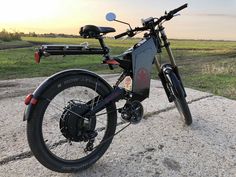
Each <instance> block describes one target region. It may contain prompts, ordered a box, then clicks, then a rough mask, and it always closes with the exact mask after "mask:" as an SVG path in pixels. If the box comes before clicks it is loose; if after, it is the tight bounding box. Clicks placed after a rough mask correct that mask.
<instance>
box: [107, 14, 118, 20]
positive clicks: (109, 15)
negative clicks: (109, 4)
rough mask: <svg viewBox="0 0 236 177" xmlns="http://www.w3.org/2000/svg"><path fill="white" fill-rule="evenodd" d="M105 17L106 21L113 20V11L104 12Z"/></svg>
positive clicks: (114, 15)
mask: <svg viewBox="0 0 236 177" xmlns="http://www.w3.org/2000/svg"><path fill="white" fill-rule="evenodd" d="M106 19H107V21H114V20H115V19H116V14H114V13H113V12H109V13H107V14H106Z"/></svg>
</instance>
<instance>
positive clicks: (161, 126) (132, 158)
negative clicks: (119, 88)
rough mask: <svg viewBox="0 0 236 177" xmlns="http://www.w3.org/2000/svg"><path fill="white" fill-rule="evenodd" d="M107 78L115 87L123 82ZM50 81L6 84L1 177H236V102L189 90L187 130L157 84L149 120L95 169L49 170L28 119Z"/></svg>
mask: <svg viewBox="0 0 236 177" xmlns="http://www.w3.org/2000/svg"><path fill="white" fill-rule="evenodd" d="M103 77H104V78H105V79H107V80H108V81H109V82H110V83H114V79H115V78H117V76H116V75H111V76H103ZM44 79H45V78H33V79H18V80H7V81H0V108H1V116H0V130H1V131H0V142H1V143H0V176H1V177H12V176H13V177H14V176H17V177H26V176H27V177H28V176H35V177H39V176H40V177H41V176H42V177H47V176H50V177H51V176H58V177H62V176H63V177H77V176H78V177H85V176H86V177H87V176H89V177H95V176H96V177H97V176H104V177H105V176H112V177H122V176H130V177H133V176H144V177H149V176H150V177H151V176H155V177H158V176H161V177H166V176H171V177H173V176H177V177H178V176H181V177H182V176H184V177H188V176H194V177H195V176H196V177H202V176H212V177H236V101H234V100H229V99H226V98H223V97H219V96H214V95H212V94H209V93H204V92H200V91H196V90H192V89H186V91H187V94H188V97H187V101H188V103H189V107H190V109H191V112H192V116H193V124H192V125H191V126H189V127H187V126H185V125H184V124H183V122H182V121H181V119H180V116H179V114H178V112H177V109H175V107H174V105H173V104H170V103H168V101H167V98H166V96H165V93H164V90H163V88H162V86H161V84H160V82H159V81H154V80H153V81H152V83H151V93H150V98H149V99H147V100H145V101H144V103H143V105H144V110H145V118H144V119H143V120H142V121H141V123H139V124H137V125H131V126H129V128H128V129H125V130H124V132H122V133H120V134H118V135H117V136H116V137H115V138H114V140H113V142H112V144H111V146H110V148H109V149H108V151H107V152H106V153H105V155H104V156H103V157H102V158H101V159H100V160H99V161H98V162H97V163H96V164H95V165H93V166H92V167H91V168H89V169H87V170H85V171H82V172H78V173H73V174H61V173H56V172H53V171H50V170H48V169H46V168H45V167H43V166H42V165H41V164H40V163H39V162H38V161H37V160H36V159H35V158H34V157H33V156H32V154H31V152H30V149H29V147H28V144H27V138H26V122H23V121H22V117H23V111H24V108H25V105H24V98H25V96H26V95H27V93H29V92H32V91H33V90H34V89H35V88H36V87H37V86H38V85H39V83H40V82H41V81H43V80H44ZM122 126H123V125H120V126H118V127H117V130H119V129H121V128H122Z"/></svg>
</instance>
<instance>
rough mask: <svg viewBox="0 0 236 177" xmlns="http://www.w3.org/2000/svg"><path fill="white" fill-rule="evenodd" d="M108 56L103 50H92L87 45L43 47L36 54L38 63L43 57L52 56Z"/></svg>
mask: <svg viewBox="0 0 236 177" xmlns="http://www.w3.org/2000/svg"><path fill="white" fill-rule="evenodd" d="M96 54H106V51H105V50H104V49H102V48H90V47H89V46H88V44H87V43H82V44H80V45H66V44H62V45H42V46H41V48H39V49H38V50H37V51H36V52H35V54H34V57H35V61H36V63H39V62H40V59H41V57H42V56H45V57H48V56H50V55H63V56H65V55H96Z"/></svg>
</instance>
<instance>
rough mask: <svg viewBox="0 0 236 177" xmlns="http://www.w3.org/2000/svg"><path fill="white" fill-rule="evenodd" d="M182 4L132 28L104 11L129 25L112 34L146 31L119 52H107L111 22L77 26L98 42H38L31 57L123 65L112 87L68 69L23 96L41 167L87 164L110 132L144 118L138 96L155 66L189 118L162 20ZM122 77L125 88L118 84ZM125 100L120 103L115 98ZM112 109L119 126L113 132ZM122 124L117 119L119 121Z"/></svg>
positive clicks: (107, 141) (147, 89)
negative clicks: (88, 58) (90, 58)
mask: <svg viewBox="0 0 236 177" xmlns="http://www.w3.org/2000/svg"><path fill="white" fill-rule="evenodd" d="M186 7H187V4H184V5H183V6H181V7H179V8H177V9H174V10H171V11H170V12H168V13H167V12H166V13H165V15H163V16H161V17H160V18H153V17H150V18H147V19H144V20H142V27H136V28H131V26H130V25H129V24H128V23H126V22H123V21H120V20H117V19H116V15H115V14H114V13H108V14H107V15H106V19H107V20H108V21H117V22H121V23H125V24H128V25H129V26H130V29H129V30H128V31H126V32H124V33H121V34H119V35H116V36H115V39H118V38H121V37H123V36H129V37H134V36H135V35H136V34H138V33H139V32H143V31H145V32H146V33H145V34H144V36H143V39H142V40H141V41H140V42H138V43H136V44H135V45H134V46H133V47H131V48H130V49H128V50H126V51H125V52H124V53H122V54H121V55H119V56H114V57H112V56H110V55H109V52H110V51H109V48H108V47H107V46H106V45H105V43H104V40H103V39H104V35H105V34H107V33H111V32H115V29H114V28H111V27H98V26H95V25H86V26H84V27H82V28H81V29H80V35H81V36H82V37H84V38H95V39H97V40H98V41H99V44H100V46H101V47H90V46H89V45H88V44H86V43H84V44H81V45H42V46H41V47H40V48H39V49H38V50H37V51H36V52H35V60H36V62H38V63H39V62H40V59H41V57H43V56H44V57H48V56H51V55H93V54H96V55H97V54H101V55H103V64H107V65H108V66H109V67H110V69H113V67H114V65H118V66H119V67H121V68H122V73H121V75H120V76H119V78H118V80H117V82H116V83H115V84H114V85H113V86H111V85H110V84H108V82H107V81H105V80H104V79H103V78H102V77H101V76H99V75H97V74H96V73H94V72H91V71H88V70H83V69H69V70H64V71H61V72H59V73H56V74H54V75H52V76H51V77H49V78H48V79H46V80H45V81H44V82H43V83H41V85H40V86H39V87H38V88H37V89H36V90H35V91H34V93H32V94H29V95H28V96H27V97H26V99H25V104H26V105H27V106H26V108H25V112H24V120H27V137H28V143H29V146H30V149H31V151H32V153H33V154H34V156H35V157H36V158H37V160H38V161H39V162H40V163H41V164H43V165H44V166H45V167H47V168H49V169H51V170H54V171H58V172H74V171H80V170H83V169H86V168H88V167H89V166H91V165H92V164H94V163H95V162H96V161H97V160H98V159H99V158H101V157H102V155H103V154H104V153H105V152H106V150H107V149H108V147H109V145H110V144H111V142H112V139H113V137H114V136H115V135H116V134H118V133H120V132H121V131H122V130H123V129H125V128H127V127H128V126H129V125H130V124H137V123H139V122H140V121H141V119H142V117H143V112H144V110H143V106H142V103H141V102H142V101H143V100H145V99H146V98H148V96H149V92H150V80H151V69H152V66H153V64H154V65H155V66H156V68H157V71H158V75H159V78H160V80H161V83H162V85H163V88H164V90H165V93H166V95H167V98H168V100H169V102H174V103H175V105H176V107H177V109H178V111H179V113H180V115H181V117H182V118H183V119H184V122H185V124H187V125H190V124H191V123H192V116H191V113H190V110H189V107H188V104H187V102H186V99H185V98H186V92H185V89H184V87H183V83H182V81H181V77H180V74H179V71H178V67H177V65H176V62H175V59H174V56H173V54H172V51H171V48H170V43H169V42H168V40H167V36H166V34H165V30H164V27H163V23H164V22H165V21H168V20H171V19H172V18H173V17H174V16H176V14H177V12H179V11H181V10H182V9H184V8H186ZM163 48H165V49H166V51H167V54H168V56H169V59H170V63H168V64H161V63H160V60H159V58H158V56H159V54H160V53H161V52H162V49H163ZM123 81H126V82H127V84H128V85H129V87H128V88H124V87H120V86H119V85H120V84H121V83H122V82H123ZM120 100H123V101H124V105H122V106H121V107H120V108H117V107H116V103H117V102H118V101H120ZM117 114H120V116H121V118H122V120H123V122H124V121H125V122H127V124H125V126H124V124H122V125H123V126H124V127H123V128H122V129H121V130H119V131H117V132H116V127H117ZM120 124H121V123H120Z"/></svg>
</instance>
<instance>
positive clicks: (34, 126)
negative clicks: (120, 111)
mask: <svg viewBox="0 0 236 177" xmlns="http://www.w3.org/2000/svg"><path fill="white" fill-rule="evenodd" d="M109 92H110V90H109V89H108V88H107V86H105V84H104V82H102V81H101V80H99V79H97V78H94V77H92V76H90V75H86V74H81V75H76V76H69V77H68V76H66V77H63V78H61V79H59V80H56V81H55V82H54V83H53V84H52V85H51V86H50V87H49V88H48V89H47V90H46V91H45V92H44V93H43V95H42V96H41V99H40V100H39V101H38V103H37V105H36V107H35V109H34V112H33V114H32V115H33V116H32V118H31V119H30V121H28V123H27V137H28V142H29V146H30V148H31V151H32V152H33V154H34V156H35V157H36V158H37V160H38V161H39V162H40V163H41V164H43V165H44V166H45V167H47V168H49V169H51V170H53V171H57V172H76V171H80V170H83V169H86V168H88V167H89V166H91V165H92V164H94V163H95V162H96V161H97V160H98V159H99V158H101V157H102V155H103V154H104V153H105V151H106V150H107V149H108V147H109V145H110V143H111V142H112V138H111V136H112V135H114V133H115V130H116V123H117V112H116V106H115V104H114V103H112V104H110V105H109V106H107V107H106V108H105V109H104V110H103V112H99V113H100V114H101V113H105V114H104V115H103V116H102V118H101V117H96V130H97V132H98V135H97V137H96V138H95V142H94V146H97V145H99V144H100V143H101V142H102V141H103V140H107V139H108V138H110V139H109V140H108V141H105V143H104V142H103V143H102V144H100V145H99V146H98V147H97V148H95V149H94V150H93V151H91V152H90V151H88V152H84V148H85V146H86V144H87V142H73V141H71V142H70V141H68V140H67V139H66V138H65V137H64V136H63V135H62V133H61V131H60V126H59V124H60V123H59V122H60V119H61V117H62V114H63V112H64V111H65V108H66V106H67V105H68V101H70V100H71V99H73V100H74V101H75V102H76V101H77V102H80V103H81V102H83V103H85V102H87V101H89V100H91V99H92V98H95V97H96V96H101V98H104V97H105V96H107V95H108V94H109ZM80 99H81V100H80ZM82 99H83V100H82ZM54 100H55V101H54ZM99 113H98V114H99ZM51 135H52V137H50V136H51Z"/></svg>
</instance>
